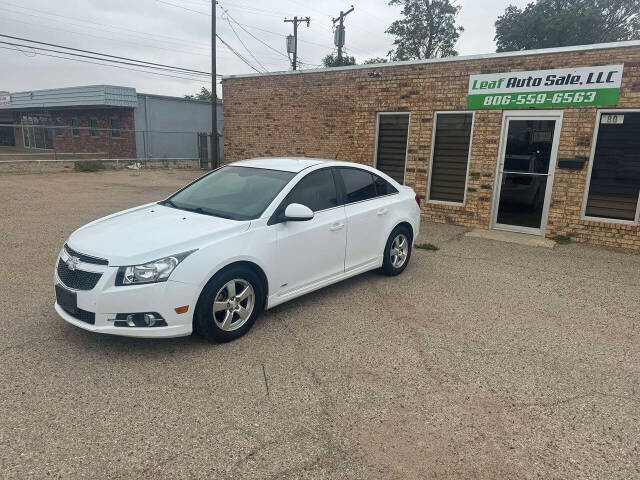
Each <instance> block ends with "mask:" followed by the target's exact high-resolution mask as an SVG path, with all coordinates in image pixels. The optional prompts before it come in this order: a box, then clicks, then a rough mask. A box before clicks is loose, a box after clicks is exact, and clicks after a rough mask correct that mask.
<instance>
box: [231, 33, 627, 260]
mask: <svg viewBox="0 0 640 480" xmlns="http://www.w3.org/2000/svg"><path fill="white" fill-rule="evenodd" d="M223 93H224V107H225V123H224V129H225V152H226V160H227V161H235V160H239V159H241V158H247V157H255V156H269V155H288V156H302V155H305V156H311V157H321V158H334V157H336V155H337V157H338V158H339V159H341V160H348V161H354V162H359V163H364V164H369V165H373V166H376V167H377V168H379V169H380V170H382V171H384V172H386V173H388V174H389V175H390V176H392V177H394V178H395V179H396V180H398V181H399V182H401V183H405V184H407V185H410V186H411V187H413V188H414V189H415V190H416V192H417V193H418V194H419V195H420V196H421V197H423V198H424V201H423V202H422V213H423V216H424V217H425V218H427V219H430V220H432V221H436V222H443V223H444V222H447V223H454V224H458V225H465V226H469V227H480V228H492V229H499V230H507V231H514V232H523V233H529V234H534V235H545V236H548V237H554V236H556V235H564V236H569V237H571V238H573V239H574V240H577V241H582V242H589V243H593V244H602V245H611V246H617V247H625V248H631V249H636V250H640V227H639V226H638V216H639V211H640V200H639V194H640V42H637V41H633V42H621V43H612V44H601V45H589V46H578V47H565V48H555V49H546V50H534V51H519V52H509V53H496V54H490V55H477V56H470V57H451V58H437V59H430V60H422V61H408V62H396V63H386V64H379V65H361V66H352V67H339V68H331V69H322V70H307V71H305V70H302V71H296V72H279V73H273V74H249V75H239V76H231V77H225V78H224V79H223Z"/></svg>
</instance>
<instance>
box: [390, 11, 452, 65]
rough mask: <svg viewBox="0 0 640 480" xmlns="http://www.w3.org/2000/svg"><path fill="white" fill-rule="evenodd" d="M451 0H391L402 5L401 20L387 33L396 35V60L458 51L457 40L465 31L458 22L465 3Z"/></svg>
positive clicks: (446, 55)
mask: <svg viewBox="0 0 640 480" xmlns="http://www.w3.org/2000/svg"><path fill="white" fill-rule="evenodd" d="M454 3H455V0H454V2H452V1H451V0H391V1H390V2H389V5H402V16H403V18H401V19H400V20H396V21H395V22H393V23H392V24H391V25H390V26H389V28H388V29H387V33H390V34H391V35H395V36H396V39H395V40H394V42H393V44H394V45H395V46H396V48H395V49H394V50H391V51H390V52H389V54H390V55H392V56H393V59H394V60H412V59H422V58H434V57H449V56H454V55H457V54H458V52H456V50H455V48H454V47H455V45H456V42H457V41H458V38H460V34H461V33H462V32H463V31H464V29H463V28H462V27H458V26H456V16H457V15H458V12H459V11H460V9H461V7H459V6H457V5H454Z"/></svg>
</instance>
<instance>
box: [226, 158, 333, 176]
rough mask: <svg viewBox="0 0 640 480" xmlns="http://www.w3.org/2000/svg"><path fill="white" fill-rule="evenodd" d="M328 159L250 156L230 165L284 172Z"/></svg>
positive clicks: (297, 170)
mask: <svg viewBox="0 0 640 480" xmlns="http://www.w3.org/2000/svg"><path fill="white" fill-rule="evenodd" d="M327 161H328V160H324V159H318V158H306V157H269V158H251V159H248V160H240V161H239V162H234V163H232V164H231V165H234V166H237V167H252V168H266V169H269V170H282V171H285V172H295V173H297V172H300V171H302V170H304V169H305V168H309V167H313V166H314V165H318V164H320V163H323V162H327Z"/></svg>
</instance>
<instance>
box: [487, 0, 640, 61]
mask: <svg viewBox="0 0 640 480" xmlns="http://www.w3.org/2000/svg"><path fill="white" fill-rule="evenodd" d="M495 26H496V36H495V41H496V46H497V51H498V52H508V51H514V50H531V49H535V48H551V47H563V46H570V45H587V44H591V43H604V42H616V41H621V40H632V39H637V38H640V0H535V2H532V3H529V4H528V5H527V6H526V7H525V8H524V10H522V9H520V8H518V7H516V6H514V5H510V6H509V7H507V9H506V10H505V12H504V14H502V15H500V16H499V17H498V20H496V23H495Z"/></svg>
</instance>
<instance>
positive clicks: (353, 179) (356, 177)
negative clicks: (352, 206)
mask: <svg viewBox="0 0 640 480" xmlns="http://www.w3.org/2000/svg"><path fill="white" fill-rule="evenodd" d="M339 172H340V174H341V175H342V180H343V181H344V187H345V192H346V194H347V198H346V200H347V203H353V202H361V201H362V200H368V199H370V198H374V197H375V196H376V187H375V185H374V183H373V176H372V175H371V174H370V173H369V172H367V171H365V170H359V169H355V168H340V169H339Z"/></svg>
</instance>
